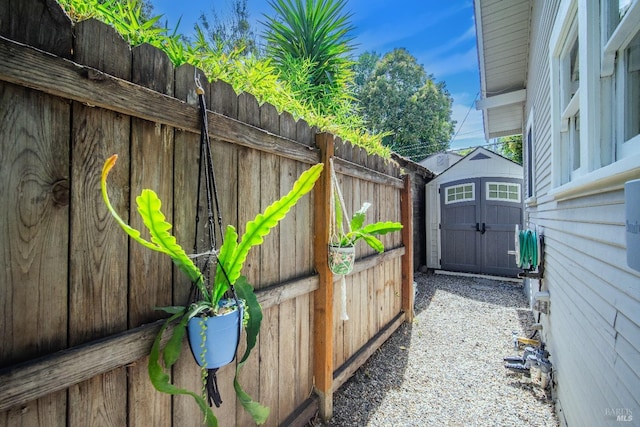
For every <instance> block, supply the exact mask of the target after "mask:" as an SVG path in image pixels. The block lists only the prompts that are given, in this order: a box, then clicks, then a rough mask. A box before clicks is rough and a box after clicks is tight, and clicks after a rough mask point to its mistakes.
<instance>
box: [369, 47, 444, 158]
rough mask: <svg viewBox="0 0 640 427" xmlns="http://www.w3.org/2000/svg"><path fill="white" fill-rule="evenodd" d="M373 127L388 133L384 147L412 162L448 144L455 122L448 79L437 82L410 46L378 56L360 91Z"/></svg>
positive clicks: (373, 130) (373, 129) (375, 130)
mask: <svg viewBox="0 0 640 427" xmlns="http://www.w3.org/2000/svg"><path fill="white" fill-rule="evenodd" d="M359 95H360V99H359V101H360V102H359V107H360V109H361V112H362V114H363V115H364V119H365V123H366V125H367V127H368V128H369V130H371V131H372V132H376V133H382V132H390V133H391V135H388V136H386V137H385V138H384V140H383V142H384V144H385V145H387V146H388V147H390V148H391V149H392V150H393V151H395V152H396V153H398V154H400V155H402V156H405V157H408V158H410V159H412V160H420V159H423V158H424V157H426V156H427V155H429V154H431V153H436V152H439V151H444V150H446V149H447V148H448V147H449V141H450V139H451V136H452V135H453V129H454V125H455V121H453V120H452V119H451V106H452V103H453V100H452V99H451V96H450V95H449V92H448V91H447V89H446V86H445V83H444V82H435V81H434V79H433V76H430V75H427V73H426V71H425V70H424V67H422V65H420V64H418V63H417V61H416V58H415V57H413V56H412V55H411V54H410V53H409V52H408V51H407V50H406V49H401V48H398V49H394V50H393V51H391V52H389V53H387V54H385V55H384V56H383V57H382V59H381V60H379V61H378V62H377V64H376V66H375V68H374V70H373V72H372V73H371V75H370V76H369V78H368V79H367V81H366V83H365V85H364V86H363V87H362V89H361V91H360V92H359Z"/></svg>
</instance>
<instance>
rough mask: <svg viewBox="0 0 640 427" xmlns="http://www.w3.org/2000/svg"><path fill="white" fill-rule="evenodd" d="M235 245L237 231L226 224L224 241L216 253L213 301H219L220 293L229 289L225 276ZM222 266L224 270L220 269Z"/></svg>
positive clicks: (236, 243) (227, 272)
mask: <svg viewBox="0 0 640 427" xmlns="http://www.w3.org/2000/svg"><path fill="white" fill-rule="evenodd" d="M237 247H238V233H237V232H236V229H235V228H234V227H233V225H227V229H226V231H225V234H224V243H223V244H222V246H221V247H220V254H219V255H218V261H219V262H218V266H217V268H216V277H215V286H214V289H213V292H214V294H213V300H214V301H219V300H220V298H222V295H224V293H225V292H227V290H228V289H229V280H228V278H227V276H228V274H229V271H228V265H229V264H230V259H231V258H232V257H233V254H234V252H235V251H236V249H237ZM223 266H224V267H223ZM223 268H224V271H223V270H222V269H223ZM231 283H233V282H231Z"/></svg>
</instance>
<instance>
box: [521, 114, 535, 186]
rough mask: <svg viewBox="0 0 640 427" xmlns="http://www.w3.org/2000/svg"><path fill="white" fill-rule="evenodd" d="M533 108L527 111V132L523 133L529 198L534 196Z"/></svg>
mask: <svg viewBox="0 0 640 427" xmlns="http://www.w3.org/2000/svg"><path fill="white" fill-rule="evenodd" d="M533 117H534V115H533V109H531V111H530V112H529V119H528V120H527V128H526V129H527V133H526V134H525V141H524V143H525V145H524V148H525V150H524V156H525V158H524V160H525V167H526V170H525V173H526V184H527V198H531V197H533V196H535V194H536V193H535V188H534V187H535V181H534V176H535V172H534V170H533V168H534V161H533V156H534V151H533V150H534V143H533Z"/></svg>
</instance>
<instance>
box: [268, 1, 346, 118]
mask: <svg viewBox="0 0 640 427" xmlns="http://www.w3.org/2000/svg"><path fill="white" fill-rule="evenodd" d="M269 5H270V6H271V7H272V8H273V10H274V14H273V15H272V16H267V15H264V16H265V18H266V21H265V22H264V23H263V24H264V25H265V32H264V38H265V40H266V41H267V48H266V49H267V55H268V56H269V57H270V58H272V59H273V61H274V63H275V65H276V67H277V68H278V69H279V70H280V72H281V73H282V74H283V76H285V79H286V78H292V77H295V78H296V79H297V81H296V83H294V84H295V85H296V86H297V87H298V88H299V89H300V90H301V92H300V93H298V96H300V97H301V99H307V100H308V102H309V103H310V104H312V105H314V106H317V107H316V108H318V109H319V113H320V114H336V113H337V111H343V109H344V108H345V105H347V106H348V103H347V102H345V100H346V99H348V98H350V94H349V90H348V84H349V83H350V82H351V81H352V78H353V77H352V70H351V60H350V59H349V54H350V53H351V52H352V51H353V49H354V46H353V45H352V43H351V42H352V40H353V37H352V36H351V35H350V33H351V31H352V30H353V26H352V25H351V24H350V22H349V19H350V18H351V14H350V13H345V12H344V7H345V5H346V0H270V1H269ZM301 77H302V79H303V80H304V82H303V81H301V80H300V78H301ZM347 108H348V107H347Z"/></svg>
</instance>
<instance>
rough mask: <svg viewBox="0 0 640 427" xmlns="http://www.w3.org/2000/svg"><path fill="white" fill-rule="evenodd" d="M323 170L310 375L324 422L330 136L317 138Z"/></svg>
mask: <svg viewBox="0 0 640 427" xmlns="http://www.w3.org/2000/svg"><path fill="white" fill-rule="evenodd" d="M316 144H317V145H318V147H319V148H320V153H321V155H320V156H321V162H323V163H324V171H323V172H322V175H321V176H320V179H319V180H318V182H316V186H315V188H314V207H313V209H314V222H315V223H314V236H313V250H314V257H315V267H316V271H317V272H318V276H319V279H320V287H319V288H318V290H317V291H316V292H315V296H314V299H313V300H314V316H313V335H314V336H313V346H314V347H313V353H314V355H313V375H314V381H315V389H316V392H317V393H318V396H319V397H320V405H319V411H320V416H321V417H322V419H324V420H328V419H329V418H331V416H332V415H333V274H332V273H331V270H330V269H329V262H328V258H327V257H328V255H327V248H328V246H329V225H330V221H331V216H330V212H329V203H330V200H331V199H330V198H331V196H332V195H331V170H330V167H331V165H330V163H329V159H330V158H331V157H332V156H333V150H334V142H333V136H332V135H330V134H327V133H320V134H318V135H316Z"/></svg>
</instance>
